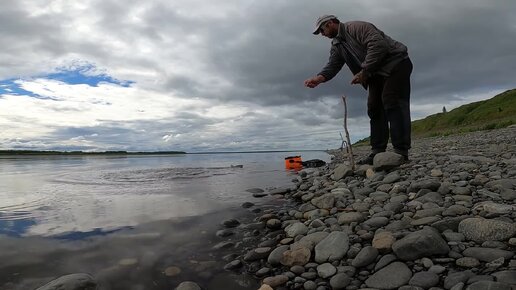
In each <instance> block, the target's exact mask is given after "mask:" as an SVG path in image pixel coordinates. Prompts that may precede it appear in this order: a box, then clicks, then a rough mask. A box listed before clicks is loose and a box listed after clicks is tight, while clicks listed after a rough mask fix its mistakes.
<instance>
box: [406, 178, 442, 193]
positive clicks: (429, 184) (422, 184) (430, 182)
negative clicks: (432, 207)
mask: <svg viewBox="0 0 516 290" xmlns="http://www.w3.org/2000/svg"><path fill="white" fill-rule="evenodd" d="M440 186H441V183H440V182H439V180H437V179H424V180H418V181H414V182H412V183H411V184H410V186H409V188H408V190H409V192H418V191H419V190H420V189H429V190H431V191H436V190H438V189H439V187H440Z"/></svg>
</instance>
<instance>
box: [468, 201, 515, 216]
mask: <svg viewBox="0 0 516 290" xmlns="http://www.w3.org/2000/svg"><path fill="white" fill-rule="evenodd" d="M473 209H474V210H477V211H480V210H483V211H485V212H486V213H490V214H498V215H502V214H510V213H511V212H513V211H515V210H516V206H514V205H510V204H500V203H494V202H492V201H487V202H480V203H477V204H475V206H473Z"/></svg>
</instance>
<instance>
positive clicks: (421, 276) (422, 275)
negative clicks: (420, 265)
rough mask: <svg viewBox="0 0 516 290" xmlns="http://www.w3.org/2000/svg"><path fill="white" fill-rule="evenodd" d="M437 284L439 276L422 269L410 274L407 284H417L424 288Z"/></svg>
mask: <svg viewBox="0 0 516 290" xmlns="http://www.w3.org/2000/svg"><path fill="white" fill-rule="evenodd" d="M437 284H439V276H438V275H437V274H436V273H434V272H429V271H423V272H418V273H416V274H414V276H412V278H411V279H410V281H409V285H413V286H419V287H422V288H425V289H428V288H430V287H433V286H436V285H437Z"/></svg>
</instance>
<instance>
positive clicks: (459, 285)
mask: <svg viewBox="0 0 516 290" xmlns="http://www.w3.org/2000/svg"><path fill="white" fill-rule="evenodd" d="M464 285H465V283H464V282H459V283H457V284H455V286H453V287H451V288H450V290H463V289H464Z"/></svg>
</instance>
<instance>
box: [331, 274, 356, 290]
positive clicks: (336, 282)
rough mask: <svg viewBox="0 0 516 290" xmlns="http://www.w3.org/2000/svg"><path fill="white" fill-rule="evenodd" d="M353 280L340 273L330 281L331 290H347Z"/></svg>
mask: <svg viewBox="0 0 516 290" xmlns="http://www.w3.org/2000/svg"><path fill="white" fill-rule="evenodd" d="M350 282H351V279H350V278H349V276H348V275H346V274H344V273H338V274H336V275H335V276H333V277H331V279H330V286H331V289H345V288H346V286H348V285H349V283H350Z"/></svg>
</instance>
